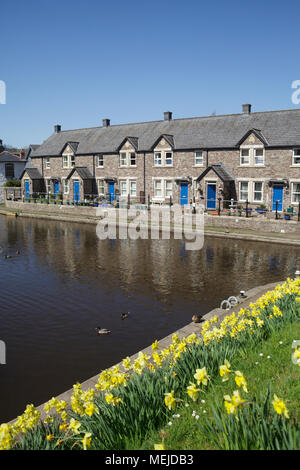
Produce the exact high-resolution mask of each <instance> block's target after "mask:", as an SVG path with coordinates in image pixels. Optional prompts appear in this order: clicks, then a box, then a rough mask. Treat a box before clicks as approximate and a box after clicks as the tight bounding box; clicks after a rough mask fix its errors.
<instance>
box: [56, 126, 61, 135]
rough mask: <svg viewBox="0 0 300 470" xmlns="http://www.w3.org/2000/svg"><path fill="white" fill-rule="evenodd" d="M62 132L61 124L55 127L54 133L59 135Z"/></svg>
mask: <svg viewBox="0 0 300 470" xmlns="http://www.w3.org/2000/svg"><path fill="white" fill-rule="evenodd" d="M60 131H61V126H60V125H59V124H56V126H54V132H55V133H56V134H58V133H59V132H60Z"/></svg>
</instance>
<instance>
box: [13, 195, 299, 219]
mask: <svg viewBox="0 0 300 470" xmlns="http://www.w3.org/2000/svg"><path fill="white" fill-rule="evenodd" d="M5 191H6V199H8V200H14V201H16V200H22V201H23V202H25V203H26V202H32V203H41V204H57V205H73V206H74V205H75V206H87V207H98V206H112V207H117V208H124V209H125V208H130V207H135V208H137V209H149V208H150V207H151V206H152V205H161V206H172V205H173V204H178V203H180V201H177V200H174V199H173V197H172V196H169V197H168V198H162V199H157V198H153V199H151V196H150V195H149V194H148V195H147V197H145V195H144V193H141V194H140V195H139V196H134V197H133V196H130V195H129V194H128V195H127V196H121V195H119V194H118V193H116V194H110V193H109V192H107V193H106V194H105V195H97V194H85V195H84V200H83V201H79V200H77V201H74V200H73V201H70V200H69V198H68V195H65V194H63V193H58V194H52V193H50V192H49V193H33V194H27V195H26V197H24V195H23V192H22V189H21V188H5ZM187 204H188V205H189V206H190V207H191V208H192V212H194V213H196V212H197V211H198V207H199V204H201V205H205V210H206V212H207V213H208V214H211V215H218V216H220V215H228V216H235V217H246V218H249V217H267V218H275V219H282V218H284V219H285V220H291V219H292V220H297V221H298V222H299V221H300V201H299V202H297V203H295V204H294V205H291V206H289V207H287V208H286V209H285V210H284V209H283V205H282V202H281V201H273V202H272V204H271V205H270V207H267V206H265V205H263V204H258V203H256V204H253V203H250V202H249V201H248V200H246V201H245V202H242V203H241V202H240V201H237V200H234V199H229V200H226V199H223V198H217V199H216V198H214V199H206V201H204V198H203V199H200V201H196V200H195V198H193V199H190V201H187Z"/></svg>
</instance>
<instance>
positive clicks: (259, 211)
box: [255, 204, 267, 214]
mask: <svg viewBox="0 0 300 470" xmlns="http://www.w3.org/2000/svg"><path fill="white" fill-rule="evenodd" d="M266 209H267V207H266V206H265V205H264V204H260V206H258V207H257V208H256V209H255V210H256V212H258V213H259V214H263V213H264V212H266Z"/></svg>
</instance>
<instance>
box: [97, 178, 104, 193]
mask: <svg viewBox="0 0 300 470" xmlns="http://www.w3.org/2000/svg"><path fill="white" fill-rule="evenodd" d="M97 185H98V195H99V196H103V195H104V180H97Z"/></svg>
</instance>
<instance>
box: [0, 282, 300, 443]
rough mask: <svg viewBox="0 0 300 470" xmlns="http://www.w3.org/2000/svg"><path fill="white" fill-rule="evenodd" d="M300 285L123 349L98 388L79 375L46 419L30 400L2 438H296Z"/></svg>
mask: <svg viewBox="0 0 300 470" xmlns="http://www.w3.org/2000/svg"><path fill="white" fill-rule="evenodd" d="M299 294H300V281H298V280H296V281H293V280H291V279H288V280H287V281H286V282H285V283H284V284H281V285H278V286H277V287H276V288H275V289H274V290H273V291H270V292H267V293H266V294H265V295H263V296H262V297H261V298H260V299H258V300H257V301H256V302H255V303H253V304H250V305H249V307H248V308H245V309H244V308H242V309H240V310H239V312H237V313H236V314H232V315H230V316H227V317H226V318H225V319H224V320H223V321H222V322H221V323H220V322H219V320H218V318H217V317H214V318H212V319H211V320H209V321H207V322H205V323H204V324H203V327H202V331H201V334H200V335H199V336H196V335H195V334H192V335H190V336H189V337H187V338H184V339H182V340H179V338H178V336H177V335H174V336H173V342H172V344H171V345H170V346H169V347H167V348H165V349H162V350H161V349H160V347H159V344H158V343H157V342H155V343H153V345H152V349H153V354H152V355H151V356H146V355H145V354H142V353H140V354H139V356H138V358H137V359H136V360H135V361H134V362H133V363H131V361H130V359H129V358H126V359H124V361H123V369H122V370H121V369H120V368H119V367H112V368H111V369H108V370H105V371H103V372H102V373H101V374H100V376H99V379H98V382H97V384H96V385H95V388H93V389H89V390H87V391H82V389H81V386H80V384H76V385H75V386H74V392H73V396H72V399H71V409H68V408H67V404H66V403H65V402H63V401H58V400H56V399H54V398H53V399H51V400H50V401H49V402H48V403H47V404H46V405H45V411H46V413H47V417H46V419H45V420H44V422H43V423H41V422H40V416H39V412H38V410H36V409H35V408H34V407H33V405H29V406H28V407H27V409H26V410H25V412H24V414H23V415H22V416H21V417H19V418H18V420H17V421H16V423H14V424H13V425H5V424H4V425H2V426H1V427H0V448H1V447H2V448H17V449H76V448H79V449H82V448H86V449H106V450H117V449H140V448H144V449H153V448H154V447H155V445H157V444H159V445H160V446H161V447H166V448H169V449H177V448H178V449H199V448H201V449H212V448H249V449H252V448H270V449H272V448H280V449H284V448H289V449H290V448H298V446H299V417H298V414H297V406H298V405H299V401H297V400H299V399H298V398H297V393H298V392H299V387H298V385H297V381H298V379H299V369H300V368H299V366H298V365H295V364H293V363H291V360H290V357H288V356H290V355H291V353H292V349H291V339H295V340H296V339H297V337H296V336H295V335H296V334H298V332H299V324H298V322H297V319H298V317H299V304H300V302H299V300H300V298H299V297H298V295H299ZM299 333H300V332H299ZM294 336H295V337H294ZM292 337H293V338H292ZM279 338H281V339H279ZM299 339H300V337H299ZM279 341H282V344H279ZM277 343H278V344H277ZM259 354H263V355H262V356H260V355H259ZM267 356H270V358H268V357H267ZM256 362H257V364H256ZM220 367H221V369H220ZM220 370H221V371H223V376H222V377H221V376H220ZM237 371H239V372H238V373H237ZM224 379H227V380H225V381H223V380H224ZM262 384H263V385H262ZM224 395H225V397H227V398H226V399H225V400H224ZM274 395H275V396H278V400H279V401H280V403H279V402H276V399H275V397H274ZM225 402H226V403H225ZM273 402H274V403H275V405H274V404H273ZM186 405H188V406H186ZM212 406H213V408H212ZM286 410H288V411H286ZM279 411H281V412H279ZM287 415H288V416H287ZM57 416H58V417H59V418H57ZM170 423H171V424H170ZM258 423H259V425H257V424H258ZM249 429H250V430H251V435H248V434H247V433H248V431H247V430H249ZM204 436H205V437H204Z"/></svg>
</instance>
